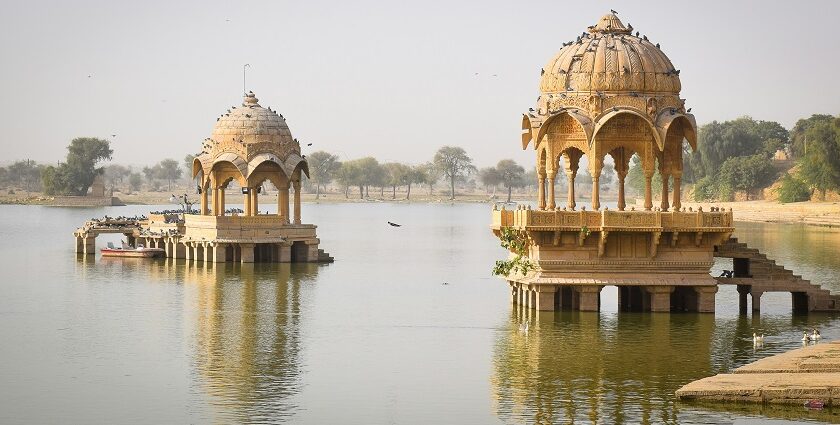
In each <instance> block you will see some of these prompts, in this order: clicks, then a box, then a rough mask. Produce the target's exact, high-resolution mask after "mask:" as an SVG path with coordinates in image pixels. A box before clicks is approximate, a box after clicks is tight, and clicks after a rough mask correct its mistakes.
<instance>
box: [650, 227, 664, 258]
mask: <svg viewBox="0 0 840 425" xmlns="http://www.w3.org/2000/svg"><path fill="white" fill-rule="evenodd" d="M660 237H662V232H652V233H651V234H650V258H653V257H656V253H657V250H658V248H659V238H660Z"/></svg>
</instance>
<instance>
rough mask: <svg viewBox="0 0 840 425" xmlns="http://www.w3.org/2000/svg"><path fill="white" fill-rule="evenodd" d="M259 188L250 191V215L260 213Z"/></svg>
mask: <svg viewBox="0 0 840 425" xmlns="http://www.w3.org/2000/svg"><path fill="white" fill-rule="evenodd" d="M259 196H260V191H259V186H258V187H254V188H252V189H251V215H258V214H259V213H260V205H259Z"/></svg>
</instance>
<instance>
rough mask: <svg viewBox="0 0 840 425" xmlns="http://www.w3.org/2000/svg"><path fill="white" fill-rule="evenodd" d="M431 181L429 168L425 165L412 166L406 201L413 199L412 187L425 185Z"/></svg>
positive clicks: (408, 178)
mask: <svg viewBox="0 0 840 425" xmlns="http://www.w3.org/2000/svg"><path fill="white" fill-rule="evenodd" d="M428 181H429V175H428V173H427V167H426V166H424V165H410V166H409V171H408V176H407V177H406V191H405V199H410V198H411V185H412V184H414V183H417V184H423V183H426V182H428Z"/></svg>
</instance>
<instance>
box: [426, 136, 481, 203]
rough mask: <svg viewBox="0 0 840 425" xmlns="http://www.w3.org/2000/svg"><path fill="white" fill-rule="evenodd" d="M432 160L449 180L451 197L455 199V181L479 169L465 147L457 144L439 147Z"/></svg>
mask: <svg viewBox="0 0 840 425" xmlns="http://www.w3.org/2000/svg"><path fill="white" fill-rule="evenodd" d="M432 162H434V164H435V165H436V166H437V167H438V168H439V169H440V170H441V172H442V174H443V177H445V178H446V179H448V180H449V188H450V191H449V199H455V181H456V180H457V179H459V178H465V177H466V176H468V175H470V174H472V173H474V172H476V171H477V170H476V168H475V166H474V165H473V164H472V158H470V157H469V156H468V155H467V152H466V151H464V149H463V148H461V147H457V146H444V147H442V148H440V149H438V151H437V153H435V157H434V159H433V160H432Z"/></svg>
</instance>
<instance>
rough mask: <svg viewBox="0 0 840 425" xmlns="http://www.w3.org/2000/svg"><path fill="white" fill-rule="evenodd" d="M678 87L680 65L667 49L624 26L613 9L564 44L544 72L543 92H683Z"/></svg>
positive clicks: (541, 80) (541, 79) (541, 83)
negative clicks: (667, 54) (666, 53)
mask: <svg viewBox="0 0 840 425" xmlns="http://www.w3.org/2000/svg"><path fill="white" fill-rule="evenodd" d="M636 34H638V33H636ZM680 87H681V86H680V77H679V71H677V70H676V69H674V66H673V65H672V64H671V60H670V59H668V57H667V56H665V53H663V52H662V51H661V50H659V47H658V46H657V45H654V44H653V43H651V42H650V41H648V40H647V37H644V36H642V37H639V36H637V35H634V34H633V27H632V26H630V27H625V26H624V24H623V23H622V22H621V20H619V19H618V17H617V16H615V14H607V15H604V16H603V17H602V18H601V20H600V21H599V22H598V23H597V24H596V25H593V26H591V27H589V32H588V33H583V34H581V36H580V37H578V39H577V40H576V41H572V42H570V43H566V44H564V47H563V48H562V49H560V52H558V53H557V54H556V55H555V56H554V57H553V58H551V60H549V61H548V63H547V64H546V66H545V68H543V71H542V77H541V78H540V91H541V92H542V93H545V94H552V93H569V94H572V93H574V92H638V93H662V94H679V92H680Z"/></svg>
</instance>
